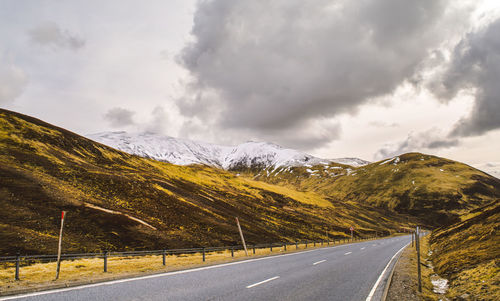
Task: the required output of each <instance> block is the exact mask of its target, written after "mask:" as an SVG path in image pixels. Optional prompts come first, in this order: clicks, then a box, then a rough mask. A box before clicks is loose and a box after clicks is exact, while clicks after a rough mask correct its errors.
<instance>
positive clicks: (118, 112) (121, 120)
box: [104, 107, 135, 127]
mask: <svg viewBox="0 0 500 301" xmlns="http://www.w3.org/2000/svg"><path fill="white" fill-rule="evenodd" d="M133 115H134V112H132V111H130V110H127V109H124V108H118V107H116V108H112V109H110V110H109V111H108V112H107V113H106V114H105V115H104V119H106V120H107V121H108V122H109V123H110V125H111V126H112V127H124V126H128V125H133V124H135V122H134V119H133V118H132V117H133Z"/></svg>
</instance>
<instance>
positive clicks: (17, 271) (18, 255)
mask: <svg viewBox="0 0 500 301" xmlns="http://www.w3.org/2000/svg"><path fill="white" fill-rule="evenodd" d="M20 262H21V254H20V253H19V252H17V254H16V280H19V265H20Z"/></svg>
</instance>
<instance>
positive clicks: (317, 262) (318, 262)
mask: <svg viewBox="0 0 500 301" xmlns="http://www.w3.org/2000/svg"><path fill="white" fill-rule="evenodd" d="M325 261H326V259H324V260H320V261H316V262H315V263H313V265H317V264H320V263H322V262H325Z"/></svg>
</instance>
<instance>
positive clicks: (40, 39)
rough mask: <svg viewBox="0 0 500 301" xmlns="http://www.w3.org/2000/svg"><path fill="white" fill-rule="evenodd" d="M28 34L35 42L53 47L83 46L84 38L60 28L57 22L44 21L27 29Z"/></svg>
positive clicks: (71, 47) (75, 48) (70, 47)
mask: <svg viewBox="0 0 500 301" xmlns="http://www.w3.org/2000/svg"><path fill="white" fill-rule="evenodd" d="M28 34H29V36H30V38H31V41H33V42H34V43H36V44H39V45H42V46H49V47H53V48H67V49H70V50H78V49H80V48H82V47H83V46H85V40H84V39H83V38H81V37H79V36H77V35H75V34H74V33H70V32H69V31H67V30H62V29H61V28H60V27H59V25H57V23H55V22H52V21H46V22H43V23H40V24H38V25H37V26H36V27H34V28H32V29H31V30H29V31H28Z"/></svg>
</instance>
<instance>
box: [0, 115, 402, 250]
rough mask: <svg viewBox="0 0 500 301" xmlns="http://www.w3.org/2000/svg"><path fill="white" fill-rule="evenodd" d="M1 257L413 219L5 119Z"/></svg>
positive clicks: (302, 235) (376, 226)
mask: <svg viewBox="0 0 500 301" xmlns="http://www.w3.org/2000/svg"><path fill="white" fill-rule="evenodd" d="M0 207H1V208H2V210H0V254H2V255H7V254H14V253H15V252H17V251H21V252H23V253H53V252H55V250H56V247H57V235H58V228H59V217H60V211H61V210H67V211H68V215H67V222H66V224H65V236H64V245H63V246H64V249H65V251H67V252H70V251H96V250H103V249H110V250H112V249H120V250H123V249H153V248H155V249H159V248H175V247H194V246H213V245H224V244H234V243H237V241H238V238H239V236H238V232H237V228H236V226H235V224H234V217H235V216H238V217H239V219H240V221H241V223H242V228H243V231H244V232H245V235H246V239H247V241H248V242H249V243H264V242H273V241H280V240H281V241H283V240H290V241H293V240H300V239H324V238H326V232H328V235H329V237H330V238H331V237H333V236H337V237H341V236H345V235H347V234H346V233H347V232H348V230H347V229H348V228H349V226H351V225H353V226H354V227H355V228H356V234H357V235H371V234H372V233H373V232H374V231H378V232H379V233H380V232H383V231H385V232H386V233H388V232H389V231H394V230H396V229H399V228H400V226H401V222H402V221H403V222H405V223H406V221H407V218H406V217H403V216H400V215H394V214H392V213H391V212H388V211H387V210H385V209H383V208H378V209H374V208H371V207H369V206H367V205H365V204H358V203H350V202H340V201H335V200H329V199H327V198H325V197H324V196H323V195H322V194H319V193H316V192H313V191H307V192H300V191H297V190H295V189H292V188H291V187H283V186H276V185H272V184H268V183H263V182H258V181H254V180H250V179H247V178H243V177H238V176H236V175H234V174H232V173H229V172H225V171H222V170H218V169H214V168H209V167H205V166H187V167H186V166H175V165H171V164H167V163H162V162H158V161H154V160H151V159H145V158H140V157H137V156H132V155H129V154H126V153H123V152H120V151H117V150H115V149H112V148H109V147H106V146H104V145H102V144H98V143H95V142H93V141H91V140H88V139H86V138H83V137H81V136H79V135H76V134H74V133H71V132H69V131H67V130H64V129H61V128H58V127H55V126H52V125H50V124H48V123H45V122H43V121H40V120H38V119H35V118H31V117H28V116H25V115H22V114H18V113H14V112H10V111H7V110H0Z"/></svg>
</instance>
